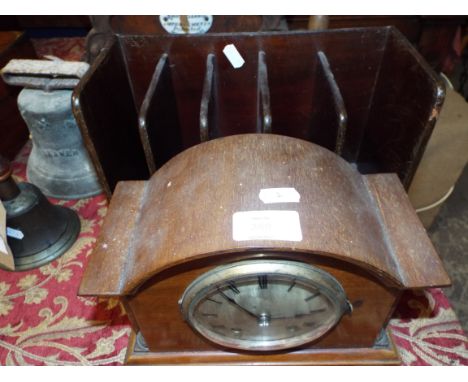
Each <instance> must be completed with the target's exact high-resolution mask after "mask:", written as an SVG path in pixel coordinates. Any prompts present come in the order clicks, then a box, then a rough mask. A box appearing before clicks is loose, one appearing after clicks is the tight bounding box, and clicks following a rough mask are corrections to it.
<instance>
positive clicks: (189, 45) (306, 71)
mask: <svg viewBox="0 0 468 382" xmlns="http://www.w3.org/2000/svg"><path fill="white" fill-rule="evenodd" d="M230 43H233V44H235V45H236V46H237V48H238V50H239V51H240V53H241V55H242V56H243V58H244V60H245V64H244V65H243V66H242V67H241V68H239V69H234V68H233V67H232V66H231V64H230V63H229V62H228V60H227V59H226V57H225V56H224V55H223V53H222V49H223V48H224V46H225V45H226V44H230ZM118 45H119V47H120V50H119V48H118V47H115V46H114V47H113V48H112V52H113V53H112V54H109V52H108V51H107V52H103V53H102V55H104V56H105V57H106V58H105V59H103V58H101V59H100V60H97V61H95V63H94V65H93V69H92V70H91V71H90V75H89V76H87V77H86V79H84V80H83V81H85V82H86V86H84V85H83V86H81V87H80V88H79V89H78V92H77V97H83V98H84V99H89V100H92V107H91V103H88V106H87V111H86V112H84V113H82V114H83V118H82V119H81V122H82V124H83V125H85V126H86V127H85V128H84V130H85V131H86V130H87V131H88V135H89V137H90V142H92V144H94V149H96V155H94V157H95V158H98V160H100V159H99V158H100V157H101V156H103V157H105V158H106V159H105V162H106V164H105V165H103V166H101V167H102V169H103V171H101V172H100V174H101V176H102V178H103V179H104V182H105V183H108V184H109V187H108V189H109V192H112V190H113V189H114V187H115V184H116V182H117V181H118V180H123V179H130V178H132V179H135V180H136V179H146V178H145V177H144V176H142V174H143V173H145V174H148V170H147V168H144V169H141V168H139V167H138V163H140V160H141V158H144V157H145V155H144V153H143V152H144V150H143V148H145V149H146V158H147V160H149V162H148V164H149V166H152V168H151V172H153V170H154V169H156V168H159V167H160V166H161V165H162V164H163V163H165V162H166V161H167V160H168V159H169V158H170V157H171V156H173V155H175V154H177V153H178V152H181V151H183V150H185V149H187V148H189V147H192V146H193V145H196V144H198V143H200V142H201V140H202V137H203V134H201V126H203V124H204V123H205V124H207V125H210V126H211V127H210V128H209V129H208V131H209V132H210V134H211V135H210V136H209V137H211V138H214V137H220V136H228V135H233V134H242V133H254V132H258V131H259V121H262V120H263V121H265V120H266V121H267V122H268V123H269V125H268V127H267V128H266V130H265V132H268V131H270V129H271V132H272V133H275V134H281V135H287V136H292V137H296V138H301V139H304V140H309V141H313V142H316V143H319V144H321V145H323V146H324V147H327V148H329V149H331V150H337V149H338V150H339V151H340V153H341V155H342V156H343V157H344V158H345V159H346V160H348V161H350V162H357V163H358V165H359V168H360V169H361V170H362V171H363V172H366V173H375V172H396V173H397V174H398V176H399V177H400V179H401V180H402V182H403V184H404V185H405V187H407V186H408V185H409V183H410V181H411V178H412V176H413V174H414V171H415V169H416V167H417V165H418V162H419V159H420V157H421V154H422V152H423V150H424V147H425V143H426V141H427V138H428V137H429V136H430V133H431V131H432V127H433V124H434V122H435V119H436V117H437V114H438V110H439V108H440V105H441V102H442V100H443V95H444V92H443V85H442V84H441V82H440V81H439V80H438V78H437V77H436V76H435V74H434V73H433V72H432V71H431V69H430V68H429V67H428V66H427V65H426V64H425V63H424V60H423V59H422V58H421V57H420V56H419V54H418V53H417V52H416V51H415V50H414V48H413V47H412V46H411V45H410V44H409V43H408V42H407V40H406V39H405V38H404V37H403V36H402V35H401V34H400V33H398V32H397V31H396V30H394V29H392V28H367V29H366V28H364V29H352V30H339V31H338V30H334V31H325V32H294V33H280V32H278V33H235V34H234V33H233V34H214V35H198V36H174V35H172V36H170V35H152V36H147V35H146V36H143V35H140V36H131V35H120V36H118ZM260 52H263V53H262V54H260ZM319 52H322V53H320V55H319V54H318V53H319ZM164 54H167V58H166V64H165V65H163V66H162V67H161V66H158V62H159V60H160V59H161V57H163V55H164ZM208 57H211V61H210V62H212V75H211V76H212V77H207V73H211V72H210V71H209V70H208V69H207V68H208V67H207V59H208ZM259 57H261V62H260V61H259ZM319 57H321V58H319ZM326 62H328V64H329V65H327V64H326ZM104 63H105V64H104ZM97 66H103V67H102V68H97ZM114 67H115V68H119V69H118V70H119V75H118V76H116V75H113V74H107V73H106V71H107V70H108V71H109V73H113V71H115V70H117V69H115V68H114ZM259 68H262V71H261V72H259ZM155 70H156V72H158V70H161V74H157V73H155ZM207 70H208V71H207ZM98 73H99V74H98ZM259 73H260V75H259ZM264 74H266V75H264ZM207 78H208V80H210V81H211V82H210V86H211V87H209V88H206V86H205V84H206V81H207ZM152 79H153V80H154V81H153V82H152ZM155 81H156V82H155ZM120 82H122V83H120ZM260 87H261V88H262V89H263V91H262V92H260V91H259V89H260ZM205 88H206V90H210V91H209V92H207V91H204V89H205ZM101 89H112V91H111V92H109V93H108V95H107V96H104V94H103V91H102V90H101ZM94 93H96V94H94ZM121 93H125V94H121ZM117 94H119V96H118V97H117ZM265 95H268V97H266V96H265ZM260 96H261V98H260ZM132 97H133V102H132V100H131V98H132ZM145 97H146V101H145ZM106 98H107V99H106ZM115 98H120V99H121V101H119V102H120V103H119V102H116V100H115ZM267 99H268V101H269V102H267V103H265V102H266V100H267ZM260 100H261V101H262V102H260ZM124 101H125V103H126V105H127V106H125V105H124V104H123V102H124ZM144 101H145V102H144ZM101 103H102V105H101ZM132 103H133V105H135V106H134V107H135V108H136V109H137V110H140V126H138V119H137V117H135V112H134V111H133V105H132ZM128 105H132V106H128ZM117 107H118V111H117ZM203 107H205V108H206V110H205V109H203ZM265 107H267V108H268V109H269V110H268V115H269V117H265V116H264V115H263V114H264V111H265V110H266V109H265ZM111 110H112V111H111ZM110 113H112V114H113V115H114V116H115V123H113V127H112V130H113V134H114V135H118V136H120V135H122V134H124V132H125V134H127V133H128V135H129V138H128V140H127V143H126V148H125V150H126V151H129V152H130V151H131V152H132V155H134V156H135V157H138V160H131V159H130V157H129V156H128V155H122V152H123V151H122V150H121V149H119V148H118V147H116V149H113V150H111V147H112V145H111V139H108V138H109V137H108V134H109V130H107V129H106V128H105V127H104V126H106V125H109V122H105V123H97V121H101V120H103V121H106V120H110V119H112V118H114V117H110V116H109V115H108V114H110ZM203 113H205V114H203ZM124 122H125V123H124ZM260 127H261V126H260ZM138 128H140V132H141V136H142V137H143V144H142V143H141V142H136V141H135V138H134V137H135V135H134V134H135V132H137V131H138ZM337 129H338V130H339V131H340V134H337ZM95 136H99V137H100V138H94V137H95ZM94 139H96V141H97V143H93V140H94ZM138 141H139V139H138ZM103 142H106V144H104V143H103ZM337 142H339V144H337ZM101 150H102V151H103V153H101ZM125 150H124V151H125ZM91 151H93V149H91ZM113 162H115V163H114V164H113ZM153 162H154V163H153ZM143 167H147V165H146V164H145V165H144V166H143ZM123 168H125V169H128V172H127V173H125V174H121V173H122V172H124V171H123V170H122V169H123ZM123 175H125V176H126V177H123Z"/></svg>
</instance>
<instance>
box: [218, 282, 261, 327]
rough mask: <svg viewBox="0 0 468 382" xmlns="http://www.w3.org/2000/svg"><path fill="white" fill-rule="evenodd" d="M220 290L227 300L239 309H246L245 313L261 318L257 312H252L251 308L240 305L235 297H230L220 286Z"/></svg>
mask: <svg viewBox="0 0 468 382" xmlns="http://www.w3.org/2000/svg"><path fill="white" fill-rule="evenodd" d="M218 292H219V293H220V294H221V296H223V297H224V298H225V299H226V300H228V301H229V302H230V303H231V304H233V305H235V306H237V307H238V308H239V309H241V310H242V311H244V312H245V313H247V314H248V315H249V316H252V317H255V318H256V319H257V320H258V319H260V317H259V316H257V315H256V314H255V313H253V312H251V311H250V310H248V309H246V308H244V307H243V306H242V305H239V304H238V303H237V302H236V300H234V299H233V298H231V297H229V296H228V295H226V294H225V293H223V292H222V291H221V290H220V289H219V288H218Z"/></svg>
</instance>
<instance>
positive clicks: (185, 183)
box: [81, 134, 449, 295]
mask: <svg viewBox="0 0 468 382" xmlns="http://www.w3.org/2000/svg"><path fill="white" fill-rule="evenodd" d="M370 183H371V184H372V188H369V187H368V182H367V181H366V180H365V177H363V176H361V175H360V174H359V173H358V172H357V170H356V169H355V168H353V167H352V166H351V165H349V164H348V163H347V162H346V161H344V160H343V159H341V158H339V157H338V156H336V155H335V154H333V153H332V152H330V151H328V150H325V149H323V148H321V147H319V146H317V145H314V144H312V143H309V142H306V141H303V140H299V139H295V138H289V137H283V136H277V135H272V134H246V135H238V136H231V137H226V138H221V139H218V140H213V141H210V142H206V143H204V144H201V145H198V146H195V147H193V148H191V149H189V150H186V151H185V152H184V153H182V154H180V155H178V156H176V157H175V158H173V159H172V160H171V161H170V162H168V163H167V164H166V165H165V166H163V167H162V168H161V169H160V170H159V171H158V172H157V173H155V175H153V177H152V178H151V180H150V181H149V182H148V183H144V182H142V183H139V184H132V186H131V188H133V187H139V188H140V190H139V191H138V192H139V194H138V195H141V194H140V193H141V192H143V188H144V187H145V188H146V190H145V191H144V192H145V195H144V197H143V198H142V199H141V202H140V203H141V204H140V205H139V207H138V208H135V209H132V210H129V211H127V212H125V210H124V211H123V212H122V213H123V215H122V216H127V218H126V220H129V221H135V226H134V229H133V232H132V233H131V235H132V241H131V244H130V245H128V246H122V247H114V248H113V249H114V250H115V251H116V252H117V253H116V254H114V250H113V251H107V250H106V251H103V250H102V248H103V246H104V245H109V243H111V242H113V241H114V239H115V237H118V233H116V232H115V231H114V229H113V228H112V225H113V224H114V221H113V219H111V218H108V219H106V222H105V223H104V226H103V230H102V233H101V236H100V238H99V240H98V243H97V247H96V249H95V251H94V253H93V255H92V258H91V259H90V264H89V266H88V268H87V270H86V273H85V277H84V279H83V283H82V287H81V288H82V289H81V290H82V293H84V294H105V295H127V294H132V293H134V290H135V289H136V288H137V287H138V286H139V285H141V284H142V283H143V282H144V281H146V280H148V279H149V278H151V277H152V276H153V275H155V274H157V273H159V272H161V271H164V270H167V269H170V268H171V267H174V266H177V265H180V264H183V263H189V262H191V261H195V260H199V259H202V258H211V259H212V261H215V260H216V259H217V258H219V257H223V258H224V259H225V260H226V261H227V259H228V258H229V257H232V256H236V255H237V254H239V253H247V252H248V253H259V252H265V251H266V252H275V251H280V252H281V251H291V252H297V253H309V254H311V255H313V254H320V255H322V256H328V257H333V258H337V259H340V260H344V261H346V262H349V263H353V264H357V265H359V266H361V267H363V268H364V269H366V270H368V271H369V272H371V273H374V274H376V275H378V276H379V277H381V279H382V282H384V283H386V284H388V285H393V286H398V287H400V288H421V287H427V286H436V285H446V284H448V283H449V279H448V277H447V275H446V273H445V271H444V270H443V267H442V265H441V263H440V260H439V259H438V257H437V254H436V253H435V251H434V249H433V247H432V245H431V243H430V241H429V239H428V238H427V237H426V234H425V232H424V229H423V228H422V226H421V223H420V222H419V220H418V219H417V217H416V215H415V212H414V210H413V209H412V207H411V205H410V203H409V201H407V196H406V195H405V193H404V189H403V188H402V187H401V186H398V180H397V178H396V177H395V176H393V175H379V176H378V177H375V178H372V179H371V180H370ZM276 187H293V188H295V189H296V190H297V191H298V192H299V194H300V195H301V199H300V203H281V204H264V203H263V202H262V201H261V200H260V199H259V197H258V195H259V192H260V190H261V189H264V188H276ZM125 188H126V183H123V184H122V187H121V189H120V190H121V191H119V192H116V194H115V195H114V200H113V203H114V205H115V206H117V207H114V208H119V209H125V205H126V204H127V203H128V204H130V203H131V204H133V205H135V206H136V205H138V201H136V200H134V199H131V200H130V201H129V195H128V192H126V191H125ZM130 197H131V196H130ZM138 198H139V197H138ZM112 209H113V207H112V206H111V209H110V210H112ZM258 210H294V211H298V213H299V216H300V224H301V229H302V235H303V239H302V241H300V242H287V241H273V240H251V241H235V240H233V236H232V232H233V231H232V229H233V228H232V216H233V214H234V213H235V212H238V211H258ZM129 228H131V227H129ZM126 234H128V233H126ZM415 240H416V242H415ZM409 254H410V255H409ZM408 256H410V259H411V261H409V260H408ZM119 259H121V260H119ZM128 259H131V261H129V260H128ZM111 261H112V262H115V264H114V265H113V269H115V271H116V272H117V271H118V272H120V276H119V277H120V278H119V279H118V281H117V279H115V278H113V277H105V278H104V280H103V278H102V277H97V275H96V274H95V271H94V269H105V268H106V265H105V264H107V263H110V262H111ZM428 263H430V264H431V265H432V266H431V267H427V266H426V265H427V264H428ZM412 268H415V269H412Z"/></svg>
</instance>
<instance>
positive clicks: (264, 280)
mask: <svg viewBox="0 0 468 382" xmlns="http://www.w3.org/2000/svg"><path fill="white" fill-rule="evenodd" d="M258 286H259V287H260V289H268V277H267V276H266V275H263V276H258Z"/></svg>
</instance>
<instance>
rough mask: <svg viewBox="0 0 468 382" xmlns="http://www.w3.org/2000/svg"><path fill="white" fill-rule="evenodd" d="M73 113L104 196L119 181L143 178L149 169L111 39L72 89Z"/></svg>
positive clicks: (118, 55) (122, 69)
mask: <svg viewBox="0 0 468 382" xmlns="http://www.w3.org/2000/svg"><path fill="white" fill-rule="evenodd" d="M72 106H73V113H74V115H75V118H76V120H77V123H78V126H79V127H80V130H81V133H82V136H83V141H84V142H85V145H86V148H87V149H88V152H89V153H90V156H91V159H92V161H93V164H94V166H95V168H96V172H97V174H98V177H99V180H100V181H101V184H102V186H103V188H104V191H105V192H106V194H107V195H108V196H109V197H110V195H111V194H112V190H114V188H115V186H116V184H117V182H118V181H120V180H128V179H145V178H147V177H148V175H149V172H148V167H147V164H146V161H145V156H144V153H143V147H142V143H141V140H140V136H139V134H138V126H137V124H138V114H137V109H136V107H135V104H134V102H133V97H132V88H131V85H130V84H129V82H128V78H127V73H126V68H125V63H124V60H123V57H122V53H121V50H120V46H119V45H118V44H117V43H116V42H115V40H114V39H109V40H108V41H107V45H106V47H105V48H104V49H103V50H102V51H101V54H100V55H99V57H98V58H97V59H96V61H95V62H94V63H93V65H92V67H91V68H90V70H89V71H88V72H87V73H86V75H85V76H84V77H83V78H82V80H81V81H80V83H79V84H78V86H77V87H76V88H75V90H74V92H73V96H72Z"/></svg>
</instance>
